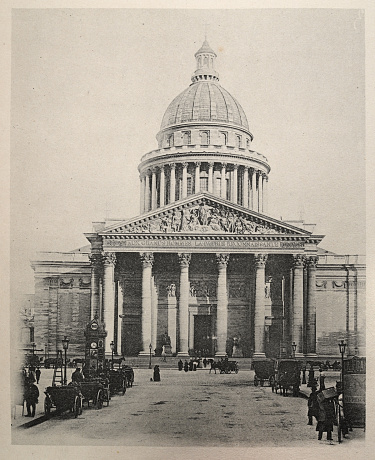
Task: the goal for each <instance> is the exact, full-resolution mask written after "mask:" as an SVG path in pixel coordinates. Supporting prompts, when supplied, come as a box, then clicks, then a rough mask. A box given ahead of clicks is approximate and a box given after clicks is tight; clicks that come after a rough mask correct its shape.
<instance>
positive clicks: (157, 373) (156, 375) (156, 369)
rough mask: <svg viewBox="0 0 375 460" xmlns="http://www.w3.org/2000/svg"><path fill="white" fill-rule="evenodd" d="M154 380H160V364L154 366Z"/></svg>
mask: <svg viewBox="0 0 375 460" xmlns="http://www.w3.org/2000/svg"><path fill="white" fill-rule="evenodd" d="M154 382H160V369H159V366H158V365H156V366H155V367H154Z"/></svg>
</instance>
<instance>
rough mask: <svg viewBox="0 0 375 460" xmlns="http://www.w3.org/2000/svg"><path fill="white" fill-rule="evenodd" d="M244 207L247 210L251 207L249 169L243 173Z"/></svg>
mask: <svg viewBox="0 0 375 460" xmlns="http://www.w3.org/2000/svg"><path fill="white" fill-rule="evenodd" d="M242 205H243V206H244V207H245V208H248V207H249V168H247V167H245V168H244V171H243V187H242Z"/></svg>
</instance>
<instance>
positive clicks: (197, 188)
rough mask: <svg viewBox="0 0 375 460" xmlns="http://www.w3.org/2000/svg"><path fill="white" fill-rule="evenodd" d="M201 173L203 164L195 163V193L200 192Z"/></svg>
mask: <svg viewBox="0 0 375 460" xmlns="http://www.w3.org/2000/svg"><path fill="white" fill-rule="evenodd" d="M200 172H201V163H200V161H197V162H196V163H195V193H199V192H200V182H199V179H200Z"/></svg>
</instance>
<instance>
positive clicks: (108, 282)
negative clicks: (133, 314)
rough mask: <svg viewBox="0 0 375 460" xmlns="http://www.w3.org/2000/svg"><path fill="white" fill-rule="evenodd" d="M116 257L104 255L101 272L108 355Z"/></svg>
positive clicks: (113, 302) (113, 306)
mask: <svg viewBox="0 0 375 460" xmlns="http://www.w3.org/2000/svg"><path fill="white" fill-rule="evenodd" d="M115 262H116V255H115V254H114V253H113V252H106V253H104V272H103V321H104V323H105V328H106V331H107V337H106V338H105V350H106V352H107V353H110V351H111V347H110V343H111V342H112V340H113V339H114V331H115V322H114V319H115V318H114V314H115V286H114V264H115Z"/></svg>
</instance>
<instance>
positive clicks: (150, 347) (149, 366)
mask: <svg viewBox="0 0 375 460" xmlns="http://www.w3.org/2000/svg"><path fill="white" fill-rule="evenodd" d="M148 348H149V349H150V362H149V363H148V368H149V369H151V350H152V345H151V343H150V345H149V346H148Z"/></svg>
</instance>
